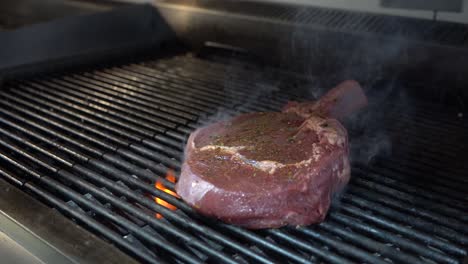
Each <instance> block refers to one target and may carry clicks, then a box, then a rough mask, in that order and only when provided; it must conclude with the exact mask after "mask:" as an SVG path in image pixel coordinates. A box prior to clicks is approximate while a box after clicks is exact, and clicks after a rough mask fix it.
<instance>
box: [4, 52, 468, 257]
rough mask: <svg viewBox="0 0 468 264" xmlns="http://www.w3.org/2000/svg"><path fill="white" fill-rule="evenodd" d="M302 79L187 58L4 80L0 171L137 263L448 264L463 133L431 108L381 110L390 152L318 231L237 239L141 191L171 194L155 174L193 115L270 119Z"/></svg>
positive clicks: (241, 232)
mask: <svg viewBox="0 0 468 264" xmlns="http://www.w3.org/2000/svg"><path fill="white" fill-rule="evenodd" d="M310 82H311V80H310V78H301V77H300V76H297V75H292V74H289V73H287V72H282V71H277V70H274V69H264V68H257V67H256V66H254V65H249V64H243V63H230V64H226V63H225V62H223V61H219V60H216V59H210V58H204V59H200V58H196V57H192V56H190V55H183V56H178V57H174V58H170V59H160V60H156V61H145V62H141V63H134V64H129V65H121V66H116V67H109V68H103V69H99V70H90V71H85V72H79V73H70V74H66V75H54V76H43V77H41V78H38V79H34V80H29V81H15V82H12V83H10V84H8V85H6V86H5V87H4V89H3V90H2V91H1V92H0V109H1V110H0V175H1V176H2V177H3V178H5V179H8V180H9V181H10V182H12V183H14V184H16V185H17V186H18V187H19V188H21V189H23V190H25V191H28V192H29V193H32V194H34V195H35V196H36V197H38V198H39V199H41V200H42V201H44V202H46V203H47V204H49V205H50V206H52V207H54V208H57V209H58V210H60V211H61V212H62V213H63V214H65V215H67V216H68V217H70V218H72V219H74V220H75V221H77V222H78V223H80V224H81V225H83V226H84V227H86V228H88V229H89V230H92V231H93V232H94V233H96V234H98V235H99V236H100V237H102V238H103V239H106V240H107V241H109V242H110V243H113V244H115V245H117V246H118V247H119V248H121V249H122V250H124V251H125V252H127V253H129V254H131V255H132V256H134V257H135V258H137V259H139V260H141V261H143V262H146V263H161V262H169V263H173V262H176V263H201V262H208V263H219V262H226V263H234V262H240V263H245V262H251V263H269V262H279V263H298V262H299V263H310V262H325V263H352V262H365V263H460V262H461V261H462V259H463V258H464V257H465V256H466V254H467V252H466V245H467V242H468V224H467V223H468V206H467V196H466V189H467V187H468V178H466V175H465V174H466V169H467V166H466V162H465V161H466V160H464V153H466V149H465V147H464V146H466V145H467V144H466V143H467V141H468V136H467V135H468V133H467V132H468V125H467V124H466V122H464V121H463V119H460V118H459V117H457V113H452V112H451V111H440V109H441V108H440V106H438V105H435V104H432V103H426V102H418V101H415V102H414V104H413V107H412V109H411V111H401V109H402V108H398V107H394V106H392V104H389V106H388V107H387V108H385V109H386V110H388V111H387V113H386V115H385V117H384V119H382V122H385V123H386V124H391V125H389V126H388V127H387V129H388V133H389V134H390V135H391V137H392V138H393V150H392V155H390V156H385V157H378V158H376V159H375V160H374V161H373V162H371V163H369V164H367V163H361V162H355V163H354V165H353V173H352V181H351V183H350V184H349V187H348V188H347V189H346V191H345V192H344V193H343V194H342V196H341V198H340V199H339V202H337V203H336V204H335V205H334V206H333V208H332V210H331V211H330V213H329V215H328V217H327V220H326V221H325V222H324V223H322V224H320V225H316V226H310V227H302V228H282V229H273V230H262V231H249V230H245V229H242V228H238V227H235V226H231V225H226V224H223V223H219V222H217V221H214V220H212V219H206V218H204V217H202V216H200V215H198V214H197V213H196V212H194V211H193V210H192V209H191V208H189V207H188V206H187V205H185V204H184V203H183V202H182V201H181V200H179V199H178V198H176V197H174V196H172V195H171V194H170V193H169V192H167V191H163V190H162V189H157V188H155V187H154V184H155V182H159V183H160V184H162V185H164V186H165V188H168V189H169V190H173V187H174V184H173V183H172V182H171V181H170V180H168V179H166V177H165V176H166V174H167V173H168V171H170V170H174V171H175V172H176V174H177V171H178V170H179V169H180V162H181V159H182V152H183V147H184V141H185V138H186V136H187V135H188V133H190V131H192V130H193V129H194V128H196V127H197V126H198V125H199V123H200V122H203V121H204V120H206V117H210V116H214V115H216V114H217V113H223V115H226V116H227V115H233V114H236V113H239V112H246V111H261V110H270V111H271V110H278V109H279V108H280V107H281V106H282V105H283V104H285V103H286V102H287V101H288V100H289V99H291V98H295V97H297V95H299V94H303V92H304V91H303V90H301V88H300V87H302V86H303V85H305V84H306V83H310ZM218 117H222V116H219V115H218ZM350 133H351V137H352V139H351V141H352V140H353V138H359V133H360V132H359V130H354V129H350ZM155 197H157V198H158V199H160V200H164V201H167V202H168V203H170V204H172V205H174V206H175V207H177V208H178V210H175V211H172V210H170V209H168V208H166V207H164V206H161V205H160V204H158V203H156V202H155ZM156 214H159V215H162V216H163V218H161V217H156Z"/></svg>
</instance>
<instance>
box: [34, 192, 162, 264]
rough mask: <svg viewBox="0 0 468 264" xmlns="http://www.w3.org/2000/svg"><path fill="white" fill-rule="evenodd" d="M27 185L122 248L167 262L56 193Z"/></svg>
mask: <svg viewBox="0 0 468 264" xmlns="http://www.w3.org/2000/svg"><path fill="white" fill-rule="evenodd" d="M25 187H26V188H27V189H28V190H30V191H31V192H32V193H34V194H36V195H37V196H39V197H41V198H42V199H44V200H46V201H47V202H48V203H50V204H51V205H53V206H54V207H55V208H57V209H59V210H60V211H62V212H64V213H65V214H66V215H70V216H71V217H73V218H74V219H77V220H78V221H80V222H82V223H84V224H85V225H86V226H88V227H89V228H91V229H92V230H93V231H95V232H97V233H98V234H100V235H102V236H103V237H105V238H106V239H108V240H110V241H112V242H113V243H115V244H116V245H118V246H119V247H120V248H122V249H124V250H126V251H127V252H130V253H131V254H133V255H135V256H136V257H138V258H139V259H141V260H144V261H146V262H147V263H167V262H166V261H164V260H162V259H160V258H159V257H158V256H156V255H154V254H151V255H150V254H148V253H146V252H143V251H141V250H138V249H137V248H136V247H134V246H133V245H132V244H131V243H129V242H127V241H125V239H123V238H122V237H121V236H120V235H118V234H116V233H115V232H113V231H112V230H111V229H109V228H107V227H106V226H104V225H102V224H100V223H99V222H98V221H96V220H94V219H92V218H90V217H88V215H86V214H85V213H82V212H79V211H77V210H74V209H73V208H71V207H70V206H69V205H67V204H66V203H64V202H62V201H60V200H59V199H57V198H55V196H54V195H52V194H50V193H47V192H46V191H45V190H43V189H42V188H40V187H39V186H36V185H35V184H32V183H27V184H25Z"/></svg>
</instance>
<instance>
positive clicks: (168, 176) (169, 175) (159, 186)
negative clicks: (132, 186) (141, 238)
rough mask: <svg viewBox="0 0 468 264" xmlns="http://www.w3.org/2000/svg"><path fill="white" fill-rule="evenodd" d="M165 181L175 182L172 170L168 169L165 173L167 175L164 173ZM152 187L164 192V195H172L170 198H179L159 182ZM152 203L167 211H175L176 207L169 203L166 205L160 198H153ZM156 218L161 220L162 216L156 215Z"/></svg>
mask: <svg viewBox="0 0 468 264" xmlns="http://www.w3.org/2000/svg"><path fill="white" fill-rule="evenodd" d="M166 180H168V181H170V182H172V183H175V182H176V177H175V174H174V171H173V170H171V169H169V170H168V171H167V173H166ZM154 187H156V189H158V190H161V191H163V192H165V193H168V194H170V195H172V196H175V197H179V196H178V195H177V193H175V192H173V191H171V190H169V189H168V188H166V187H165V186H164V184H163V183H162V182H160V181H156V182H155V183H154ZM154 201H155V202H156V203H157V204H160V205H162V206H164V207H166V208H168V209H171V210H175V209H177V207H175V206H173V205H172V204H170V203H168V202H166V201H164V200H163V199H160V198H158V197H154ZM156 218H157V219H161V218H163V216H162V215H160V214H156Z"/></svg>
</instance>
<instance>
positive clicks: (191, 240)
mask: <svg viewBox="0 0 468 264" xmlns="http://www.w3.org/2000/svg"><path fill="white" fill-rule="evenodd" d="M0 144H1V145H2V146H4V147H7V148H8V149H9V150H11V151H18V148H17V147H15V146H13V145H11V144H8V143H6V142H5V141H0ZM30 145H32V144H30ZM35 148H36V149H38V148H40V147H38V146H36V147H35ZM18 154H19V155H21V157H22V158H26V159H28V160H31V161H32V162H35V163H37V164H38V165H40V166H41V167H44V168H46V169H47V170H49V171H50V172H52V173H54V174H55V173H57V176H58V177H60V179H62V180H67V181H68V182H70V183H72V184H74V185H76V186H78V187H80V188H82V189H85V190H87V191H88V192H89V193H90V194H91V195H93V196H95V197H98V198H100V199H103V200H105V201H106V202H107V203H109V204H112V205H113V206H116V207H117V208H121V209H122V210H125V211H128V212H130V213H131V214H132V215H134V216H137V217H139V218H141V219H142V220H145V221H146V222H148V223H150V224H151V225H152V226H153V227H155V228H157V229H161V230H163V231H164V232H168V233H170V234H172V235H174V236H176V237H178V238H180V239H183V240H184V241H185V243H187V244H188V245H191V246H193V247H195V248H197V249H199V250H203V251H204V252H206V253H208V254H210V255H211V256H213V257H215V258H217V259H219V260H221V261H223V262H225V263H232V261H231V260H230V258H229V257H228V256H226V255H224V254H222V253H220V252H216V251H214V250H213V249H212V248H211V247H209V246H207V245H205V244H204V243H203V242H201V241H199V240H198V239H197V238H195V237H192V236H190V235H188V234H187V233H185V232H183V231H180V230H178V229H177V228H175V227H174V226H169V225H168V224H166V223H164V222H162V221H159V220H156V219H155V218H153V216H148V215H146V214H145V213H143V212H141V211H139V210H138V209H136V208H135V207H134V206H132V205H130V204H128V203H126V202H124V201H122V200H121V199H119V198H117V197H112V196H111V194H108V193H106V192H102V191H101V190H100V189H98V188H97V187H94V186H93V185H91V184H89V183H86V182H84V181H83V180H81V179H79V178H78V177H76V176H74V175H73V174H71V173H70V172H68V171H66V170H60V169H58V168H55V167H52V166H50V165H48V164H46V163H44V162H43V161H41V160H40V159H38V158H36V157H34V156H33V155H31V154H30V153H27V152H25V151H21V152H19V153H18ZM50 157H52V156H50ZM59 161H60V160H59ZM64 165H68V164H66V163H65V164H64ZM73 168H74V169H75V170H78V171H79V172H81V173H83V175H87V176H88V175H89V173H91V172H90V170H87V169H86V168H84V167H81V166H77V165H75V166H73ZM85 173H86V174H85ZM36 175H39V174H37V173H36ZM39 179H40V180H41V182H44V183H45V184H47V185H49V187H52V188H53V189H54V190H57V191H59V192H61V193H63V194H64V195H65V196H68V197H70V198H71V199H73V200H74V201H77V202H79V203H80V204H83V205H85V206H86V207H88V208H90V209H93V210H94V211H96V212H98V213H101V214H102V215H104V216H105V217H107V218H108V219H112V220H113V221H115V222H119V223H123V224H122V226H125V227H126V228H128V229H130V230H132V228H133V229H135V230H132V232H135V233H136V232H137V231H136V228H138V227H137V226H136V225H134V224H133V223H131V222H130V221H128V220H126V219H125V218H123V217H119V216H115V215H109V214H111V213H110V212H109V211H106V210H105V209H103V208H100V207H99V204H96V203H91V202H90V201H89V200H87V199H86V198H84V197H82V196H80V195H79V194H77V193H76V192H74V191H73V190H72V189H70V188H67V187H65V186H63V185H61V184H60V183H58V182H57V181H55V180H53V179H52V178H50V177H48V176H40V177H39ZM99 209H103V210H104V211H100V210H99ZM160 209H161V208H160ZM162 210H167V209H162ZM103 212H105V213H103ZM140 236H141V234H140ZM143 238H145V239H146V240H147V241H151V242H152V243H155V240H156V239H154V238H153V237H151V236H148V235H145V236H144V237H143ZM148 238H149V239H148ZM155 245H157V246H159V247H161V248H163V249H164V250H167V251H169V252H170V253H171V254H173V255H174V256H177V257H179V258H181V259H183V260H184V261H187V262H188V263H201V262H196V261H194V258H193V256H190V255H188V254H184V253H183V252H184V251H183V250H182V249H181V248H178V247H177V246H175V245H171V243H167V242H163V243H161V242H160V241H158V242H157V243H155Z"/></svg>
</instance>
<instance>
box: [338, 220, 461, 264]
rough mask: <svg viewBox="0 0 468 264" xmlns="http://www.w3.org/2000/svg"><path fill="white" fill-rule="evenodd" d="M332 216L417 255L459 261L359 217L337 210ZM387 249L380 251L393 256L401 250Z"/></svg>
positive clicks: (383, 248)
mask: <svg viewBox="0 0 468 264" xmlns="http://www.w3.org/2000/svg"><path fill="white" fill-rule="evenodd" d="M330 218H331V219H333V220H334V221H336V222H338V223H340V224H342V225H344V226H347V227H350V228H352V229H355V230H356V231H358V232H360V233H363V234H365V235H368V236H370V237H376V238H378V239H379V240H380V241H382V242H386V243H392V244H394V245H397V246H398V247H401V248H403V249H407V250H408V251H411V252H413V253H416V254H417V255H420V256H425V257H427V258H430V259H434V260H435V261H438V262H442V263H457V261H456V260H454V259H452V258H450V257H448V256H447V255H445V254H442V253H439V252H436V251H432V250H427V247H425V246H424V245H421V244H419V243H415V242H414V241H410V240H408V239H406V238H403V237H396V236H395V234H393V233H390V232H388V231H384V230H378V229H376V228H374V227H372V226H369V225H366V224H365V223H362V221H360V220H359V219H357V218H354V217H350V216H346V215H344V214H341V213H335V212H334V213H332V214H330ZM332 223H333V222H332ZM332 225H333V224H332ZM357 239H367V238H366V237H364V238H363V237H362V236H360V237H359V238H357ZM351 241H353V239H351ZM369 243H373V242H372V241H370V242H369ZM387 250H388V249H387V247H380V249H379V250H378V252H382V255H387V256H389V257H392V256H393V254H396V255H397V256H399V252H395V250H392V251H391V252H389V253H386V251H387ZM405 258H406V257H405ZM407 260H408V259H400V261H407ZM414 261H416V262H419V261H420V260H414Z"/></svg>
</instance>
